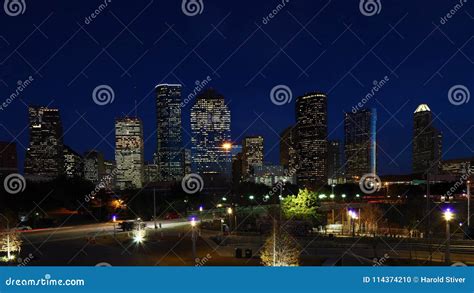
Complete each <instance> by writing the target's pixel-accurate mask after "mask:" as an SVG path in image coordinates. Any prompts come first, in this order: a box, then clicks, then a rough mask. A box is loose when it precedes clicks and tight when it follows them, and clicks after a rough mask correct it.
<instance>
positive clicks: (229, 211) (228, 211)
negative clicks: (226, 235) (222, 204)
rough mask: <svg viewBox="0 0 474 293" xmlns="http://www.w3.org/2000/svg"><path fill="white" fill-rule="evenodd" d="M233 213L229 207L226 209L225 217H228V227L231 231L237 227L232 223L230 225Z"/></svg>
mask: <svg viewBox="0 0 474 293" xmlns="http://www.w3.org/2000/svg"><path fill="white" fill-rule="evenodd" d="M233 213H234V211H233V210H232V208H231V207H229V208H227V215H228V216H229V225H230V226H231V228H232V229H231V230H235V228H236V227H237V223H234V225H232V214H233ZM236 220H237V219H236Z"/></svg>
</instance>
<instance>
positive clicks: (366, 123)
mask: <svg viewBox="0 0 474 293" xmlns="http://www.w3.org/2000/svg"><path fill="white" fill-rule="evenodd" d="M344 133H345V136H344V153H345V156H346V177H347V178H348V179H349V180H354V181H357V180H359V178H360V177H362V176H364V175H365V174H377V111H376V110H375V109H370V110H369V109H361V110H359V111H357V112H355V113H353V112H351V113H346V114H345V118H344Z"/></svg>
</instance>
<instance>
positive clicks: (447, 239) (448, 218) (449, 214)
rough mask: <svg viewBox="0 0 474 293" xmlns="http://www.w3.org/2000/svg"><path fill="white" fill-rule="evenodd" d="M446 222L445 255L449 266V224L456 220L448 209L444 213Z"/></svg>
mask: <svg viewBox="0 0 474 293" xmlns="http://www.w3.org/2000/svg"><path fill="white" fill-rule="evenodd" d="M443 216H444V220H445V221H446V255H445V262H446V264H447V265H449V264H450V263H451V251H450V250H451V247H450V245H451V243H450V242H451V232H450V227H449V222H450V221H451V220H452V219H453V218H454V213H453V212H452V211H451V210H450V209H447V210H445V211H444V214H443Z"/></svg>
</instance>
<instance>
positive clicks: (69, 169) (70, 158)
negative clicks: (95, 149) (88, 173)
mask: <svg viewBox="0 0 474 293" xmlns="http://www.w3.org/2000/svg"><path fill="white" fill-rule="evenodd" d="M83 172H84V162H83V160H82V156H81V155H79V154H78V153H77V152H75V151H74V150H73V149H71V148H70V147H68V146H64V173H65V174H66V177H68V178H83V176H84V174H83Z"/></svg>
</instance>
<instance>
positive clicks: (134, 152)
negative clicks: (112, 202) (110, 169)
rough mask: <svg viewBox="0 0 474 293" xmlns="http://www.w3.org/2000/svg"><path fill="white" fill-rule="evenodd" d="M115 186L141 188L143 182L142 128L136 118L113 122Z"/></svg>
mask: <svg viewBox="0 0 474 293" xmlns="http://www.w3.org/2000/svg"><path fill="white" fill-rule="evenodd" d="M115 161H116V164H117V172H116V173H117V174H116V185H117V188H119V189H121V190H123V189H128V188H131V189H133V188H141V187H142V186H143V181H144V154H143V126H142V122H141V121H140V120H139V119H138V118H122V119H117V120H116V121H115Z"/></svg>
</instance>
